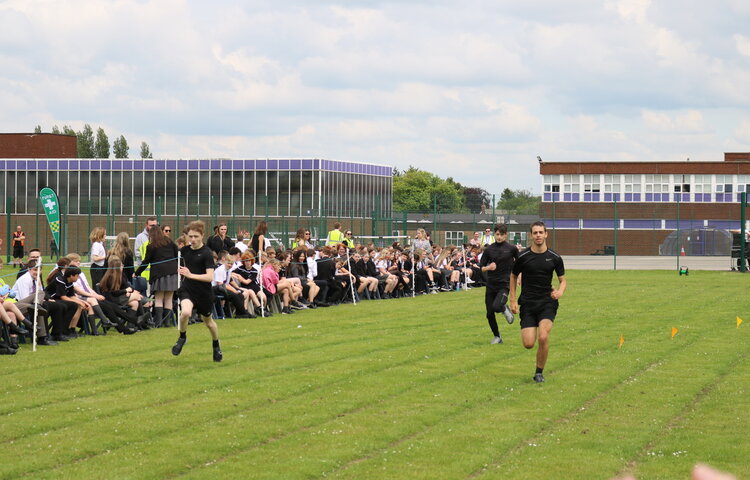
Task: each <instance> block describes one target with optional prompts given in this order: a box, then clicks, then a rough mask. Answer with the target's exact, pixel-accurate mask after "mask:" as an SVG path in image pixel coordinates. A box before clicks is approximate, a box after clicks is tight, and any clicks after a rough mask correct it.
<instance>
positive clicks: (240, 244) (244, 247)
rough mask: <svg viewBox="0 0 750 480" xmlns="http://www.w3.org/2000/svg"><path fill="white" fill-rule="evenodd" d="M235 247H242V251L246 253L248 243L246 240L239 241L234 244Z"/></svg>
mask: <svg viewBox="0 0 750 480" xmlns="http://www.w3.org/2000/svg"><path fill="white" fill-rule="evenodd" d="M234 246H235V247H237V248H239V249H240V252H242V253H245V250H247V248H248V247H247V245H245V242H237V243H235V244H234Z"/></svg>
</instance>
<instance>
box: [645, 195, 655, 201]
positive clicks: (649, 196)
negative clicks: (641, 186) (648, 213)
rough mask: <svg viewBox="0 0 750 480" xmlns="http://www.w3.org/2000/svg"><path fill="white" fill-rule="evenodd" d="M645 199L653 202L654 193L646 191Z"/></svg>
mask: <svg viewBox="0 0 750 480" xmlns="http://www.w3.org/2000/svg"><path fill="white" fill-rule="evenodd" d="M646 201H647V202H653V201H654V194H653V193H647V194H646Z"/></svg>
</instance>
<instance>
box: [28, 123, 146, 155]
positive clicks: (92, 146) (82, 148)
mask: <svg viewBox="0 0 750 480" xmlns="http://www.w3.org/2000/svg"><path fill="white" fill-rule="evenodd" d="M34 133H42V127H41V125H37V126H36V128H34ZM51 133H54V134H58V135H74V136H75V137H76V145H77V153H76V156H77V157H78V158H109V157H110V155H114V157H115V158H128V155H129V153H130V147H129V146H128V141H127V140H126V139H125V136H124V135H120V136H119V137H117V138H115V140H114V142H113V143H112V145H111V147H110V143H109V137H108V136H107V134H106V132H105V131H104V129H103V128H102V127H99V128H98V129H97V130H96V135H95V134H94V129H93V128H91V125H89V124H88V123H87V124H86V125H84V126H83V130H79V131H77V132H76V131H75V130H73V129H72V128H71V127H70V126H68V125H63V127H62V130H60V127H58V126H57V125H55V126H53V127H52V132H51ZM140 154H141V158H153V154H152V153H151V148H150V147H149V146H148V143H146V142H141V152H140Z"/></svg>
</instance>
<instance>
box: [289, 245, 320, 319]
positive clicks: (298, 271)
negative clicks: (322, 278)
mask: <svg viewBox="0 0 750 480" xmlns="http://www.w3.org/2000/svg"><path fill="white" fill-rule="evenodd" d="M308 270H309V267H308V264H307V252H306V251H305V250H304V249H299V250H295V251H294V253H293V254H292V261H291V263H290V264H289V267H288V272H289V275H288V278H290V279H291V278H298V279H299V281H300V284H301V285H302V297H301V298H300V300H299V301H300V302H303V300H304V302H303V303H305V304H306V305H307V307H309V308H316V307H317V305H315V297H316V296H317V295H318V293H319V292H320V287H319V286H318V284H316V283H315V281H313V280H311V279H310V278H308V276H307V274H308Z"/></svg>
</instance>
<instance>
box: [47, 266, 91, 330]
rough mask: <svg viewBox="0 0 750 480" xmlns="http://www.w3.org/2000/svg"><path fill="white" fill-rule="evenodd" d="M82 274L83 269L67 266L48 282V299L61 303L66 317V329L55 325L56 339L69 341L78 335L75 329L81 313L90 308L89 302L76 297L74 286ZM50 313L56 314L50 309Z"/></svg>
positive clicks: (60, 305) (61, 308)
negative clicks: (61, 329)
mask: <svg viewBox="0 0 750 480" xmlns="http://www.w3.org/2000/svg"><path fill="white" fill-rule="evenodd" d="M64 258H65V257H62V258H61V259H60V260H63V259H64ZM66 260H67V259H66ZM68 263H69V261H68ZM80 274H81V270H80V269H79V268H78V267H65V269H64V270H62V271H60V272H59V273H58V274H57V275H56V276H55V278H54V279H52V281H51V282H48V283H47V288H46V289H45V293H46V296H47V300H49V301H50V302H54V303H55V304H59V305H58V306H59V307H60V310H61V311H62V312H63V315H64V319H65V322H64V325H65V330H63V331H60V329H59V328H56V327H55V326H53V328H52V338H53V339H54V340H57V341H67V340H69V339H70V338H75V337H77V336H78V334H77V333H76V331H75V329H76V327H77V326H78V321H79V319H80V318H81V314H82V313H83V311H84V310H87V309H88V304H87V303H86V302H84V301H83V300H81V299H80V298H78V297H76V294H75V290H74V286H73V284H74V283H75V282H76V281H77V280H78V276H79V275H80ZM45 308H47V307H45ZM47 310H48V311H49V310H50V309H49V308H47ZM50 313H51V314H52V315H53V316H54V315H55V313H54V312H53V311H50ZM54 324H55V322H53V325H54ZM58 325H59V322H58Z"/></svg>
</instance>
